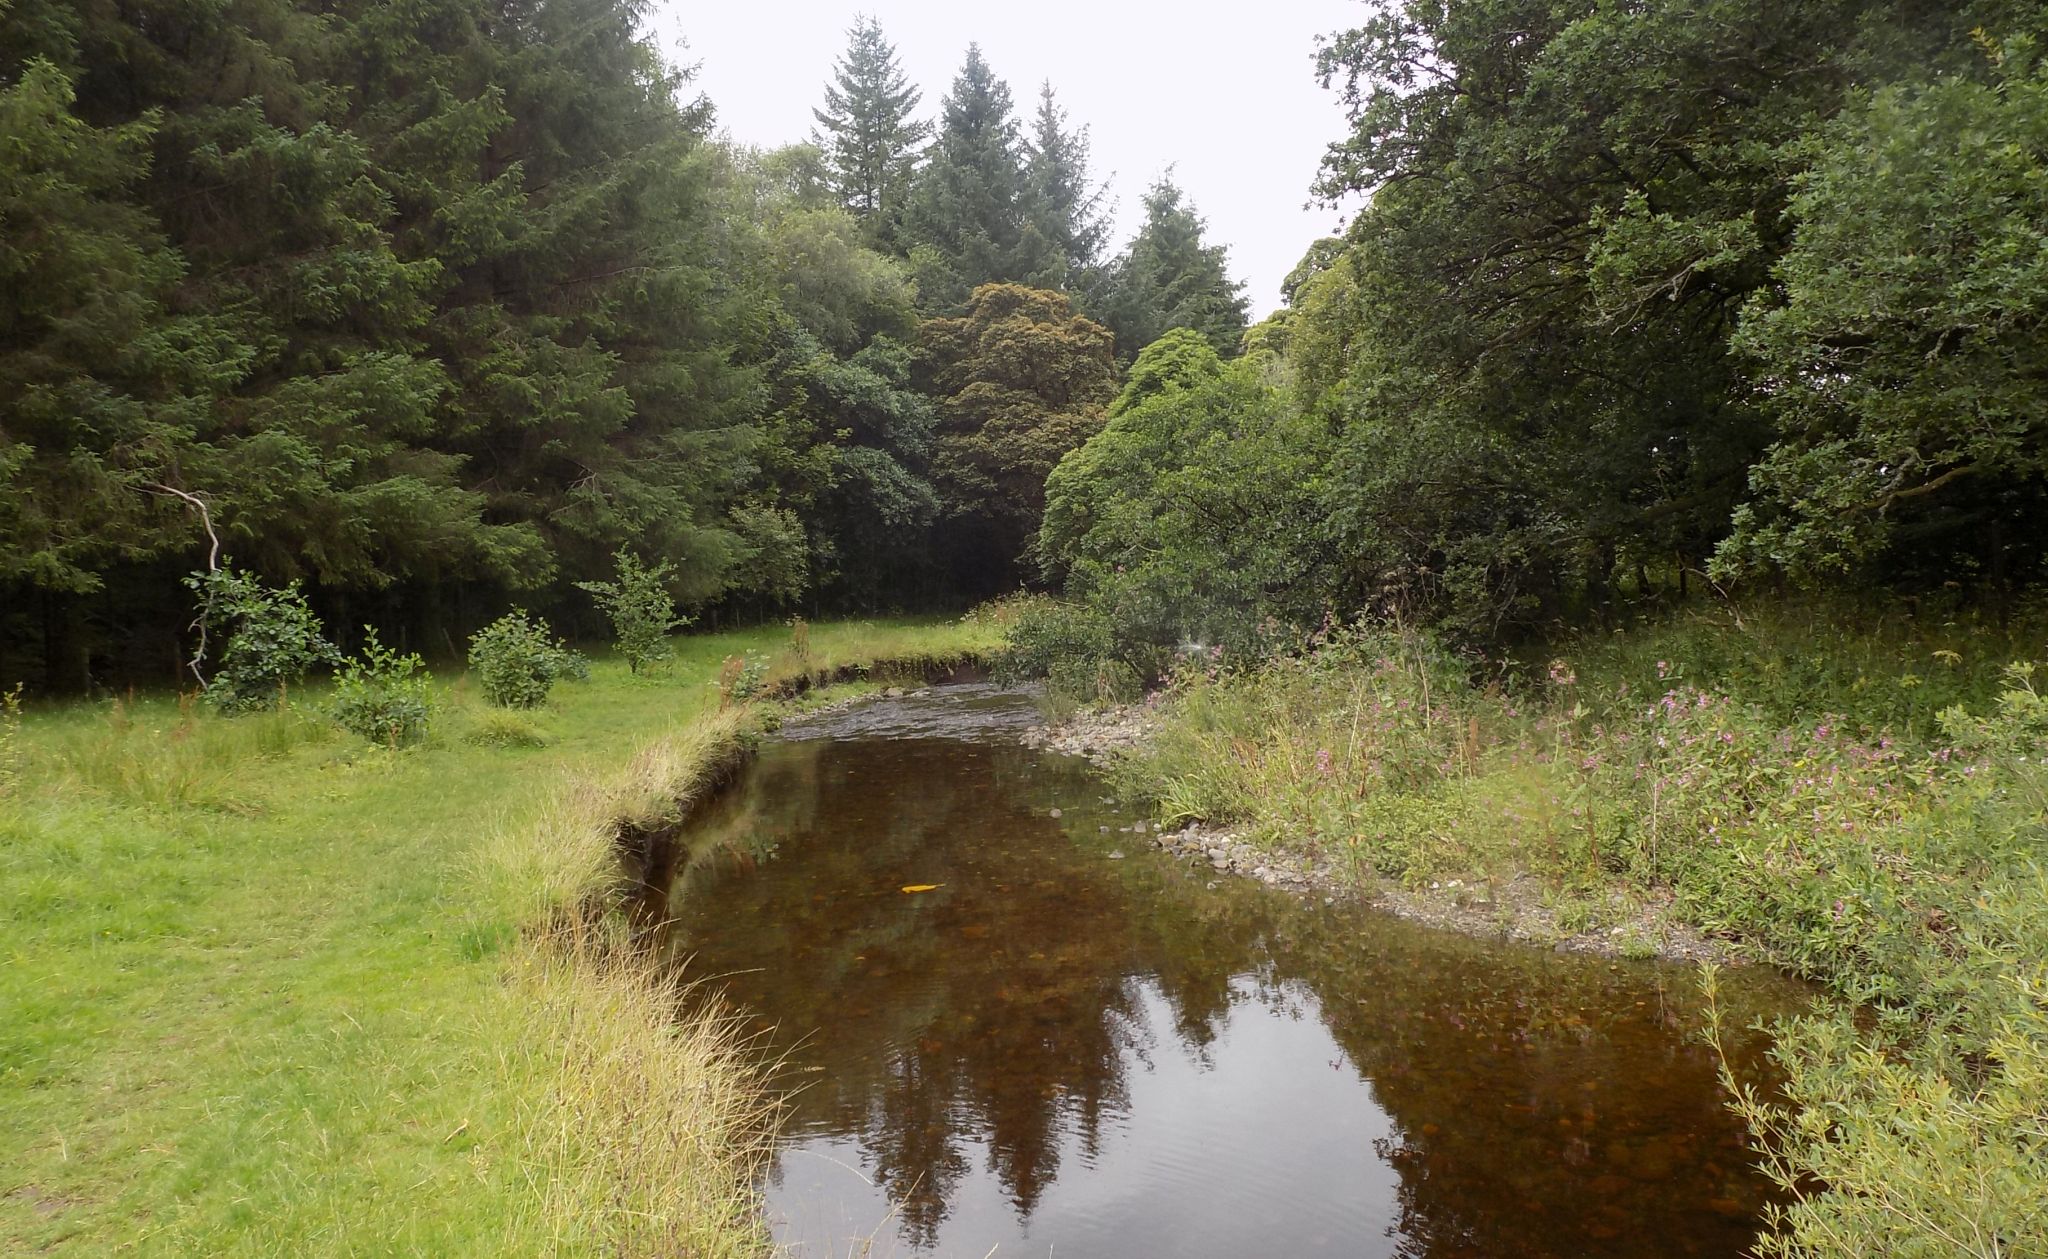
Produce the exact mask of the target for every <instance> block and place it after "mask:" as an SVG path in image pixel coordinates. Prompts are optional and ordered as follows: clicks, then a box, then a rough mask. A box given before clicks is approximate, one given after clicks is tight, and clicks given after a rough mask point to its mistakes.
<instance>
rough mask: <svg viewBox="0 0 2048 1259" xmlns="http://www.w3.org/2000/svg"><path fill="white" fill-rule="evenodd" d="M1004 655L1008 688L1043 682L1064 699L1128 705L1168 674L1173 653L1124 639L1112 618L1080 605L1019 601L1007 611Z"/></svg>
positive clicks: (1000, 673)
mask: <svg viewBox="0 0 2048 1259" xmlns="http://www.w3.org/2000/svg"><path fill="white" fill-rule="evenodd" d="M1006 615H1007V619H1008V622H1009V624H1008V629H1007V633H1006V640H1005V643H1004V647H1003V650H1002V651H1001V652H999V653H998V654H997V656H996V658H995V660H994V661H993V666H994V672H995V675H996V677H997V678H998V679H999V680H1001V681H1004V682H1016V681H1022V680H1023V679H1025V678H1038V677H1042V678H1044V679H1045V680H1046V687H1047V689H1048V690H1050V691H1051V692H1052V693H1053V694H1054V696H1056V697H1057V698H1060V699H1066V700H1071V701H1075V702H1079V703H1086V704H1092V703H1129V702H1131V701H1133V700H1136V699H1138V698H1140V697H1141V696H1143V695H1144V693H1145V685H1146V683H1147V682H1148V681H1150V680H1151V679H1152V678H1153V677H1155V676H1157V675H1158V674H1159V673H1160V672H1162V671H1163V670H1164V668H1165V665H1166V661H1167V660H1168V659H1169V656H1168V653H1167V652H1166V651H1165V650H1164V649H1162V648H1160V647H1158V646H1156V645H1154V644H1151V643H1148V642H1143V641H1132V640H1130V639H1127V638H1125V637H1124V636H1122V635H1119V633H1118V632H1117V627H1116V625H1115V623H1114V622H1113V621H1112V620H1111V619H1110V617H1109V616H1108V615H1107V614H1105V613H1103V612H1100V611H1097V610H1096V609H1094V608H1092V607H1089V606H1087V605H1084V604H1079V603H1067V602H1063V601H1060V600H1056V599H1031V600H1028V601H1020V602H1018V603H1017V604H1016V605H1014V606H1013V607H1011V608H1008V609H1006Z"/></svg>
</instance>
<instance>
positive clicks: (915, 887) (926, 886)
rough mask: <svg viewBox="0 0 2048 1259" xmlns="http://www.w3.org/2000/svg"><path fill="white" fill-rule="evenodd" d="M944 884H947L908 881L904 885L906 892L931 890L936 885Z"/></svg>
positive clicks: (941, 885) (941, 884)
mask: <svg viewBox="0 0 2048 1259" xmlns="http://www.w3.org/2000/svg"><path fill="white" fill-rule="evenodd" d="M944 886H945V884H943V883H908V884H905V885H904V887H903V890H904V891H906V892H929V891H931V890H932V889H933V888H935V887H944Z"/></svg>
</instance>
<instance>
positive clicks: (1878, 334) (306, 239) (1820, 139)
mask: <svg viewBox="0 0 2048 1259" xmlns="http://www.w3.org/2000/svg"><path fill="white" fill-rule="evenodd" d="M643 17H644V13H643V12H642V8H641V6H639V5H637V4H631V3H620V2H619V0H545V2H543V0H531V2H527V3H512V4H503V3H500V4H484V3H473V2H470V0H437V2H436V3H433V4H426V5H418V6H406V7H393V6H391V5H388V4H382V3H367V2H365V3H353V4H344V5H338V6H317V7H316V6H305V5H299V4H294V3H289V2H288V0H232V2H227V3H218V4H206V5H200V6H180V7H175V8H171V9H163V8H160V7H156V6H134V7H129V6H116V7H83V6H74V5H70V4H65V3H61V2H59V0H17V2H16V3H14V4H12V5H10V6H9V7H8V8H6V9H5V10H4V11H0V84H4V87H0V140H4V144H5V150H4V151H5V153H6V154H7V160H6V162H5V164H4V166H0V181H4V182H0V224H4V232H5V241H6V246H5V250H4V252H0V267H4V277H0V278H4V284H0V287H4V290H5V293H6V297H5V304H4V308H0V396H4V397H5V399H6V400H5V402H4V403H0V480H4V486H5V492H4V496H0V589H4V591H5V597H4V609H5V611H4V618H0V665H4V670H0V671H4V672H6V673H8V674H10V675H22V676H27V677H29V678H30V679H31V680H34V681H40V682H41V683H43V684H45V685H46V686H48V687H50V688H53V689H68V688H77V687H80V686H84V685H87V684H89V683H91V682H94V681H100V682H103V683H105V682H118V681H123V680H134V679H135V678H137V677H141V678H145V679H147V678H168V677H170V676H172V669H173V668H174V667H175V662H176V661H177V660H178V659H179V658H180V657H181V656H182V654H183V652H184V651H185V650H186V645H185V643H184V642H183V639H184V638H185V637H186V636H187V634H188V631H187V628H186V624H187V621H188V619H189V603H190V600H189V596H188V594H187V592H186V590H185V588H184V584H183V582H184V578H185V577H186V575H187V574H188V573H190V572H192V571H194V570H195V569H198V568H200V567H202V566H203V565H204V564H205V563H206V561H207V558H208V556H209V554H210V553H211V552H212V551H213V550H214V549H215V540H217V543H218V547H219V549H220V550H221V552H222V553H223V554H224V556H225V558H226V560H227V561H228V562H229V563H232V564H233V565H236V566H239V567H240V568H242V569H244V570H246V571H249V572H251V573H253V574H255V575H257V576H258V577H260V578H261V579H263V580H265V581H268V582H271V583H282V582H287V581H293V580H297V581H301V582H303V583H304V586H305V588H306V590H307V591H308V593H309V595H310V597H311V599H312V602H313V604H314V606H315V607H316V608H318V609H319V610H320V611H321V612H322V613H323V615H324V619H326V620H327V621H328V622H330V623H331V624H334V625H337V626H339V627H343V628H342V629H341V630H340V631H339V632H341V633H342V634H343V635H344V636H346V635H348V634H350V633H351V632H352V631H351V630H350V629H349V628H347V627H352V626H355V625H358V624H362V623H375V624H378V625H381V626H382V627H383V628H384V630H385V632H386V635H387V637H395V638H397V639H398V640H400V641H402V642H405V643H408V644H410V645H413V646H417V647H418V648H420V649H422V650H425V651H427V652H429V653H430V654H432V653H436V652H449V651H451V650H452V648H453V647H454V644H455V642H456V641H457V639H458V637H459V636H460V635H462V634H464V633H466V632H468V631H469V630H470V629H472V628H474V627H475V626H477V625H479V624H482V623H483V622H484V621H486V620H489V619H490V618H491V617H493V616H495V615H496V614H497V613H498V612H500V611H502V610H503V609H504V608H505V607H507V606H510V605H513V604H524V605H527V606H531V607H534V608H536V609H538V610H541V611H543V612H544V613H546V614H548V615H550V616H552V617H555V618H557V619H558V620H560V621H562V622H563V623H565V624H568V625H572V626H573V625H578V624H588V623H590V616H591V613H590V609H589V607H588V605H587V601H584V600H580V599H579V598H578V597H577V596H576V595H575V594H574V583H575V582H576V581H578V580H598V579H603V578H605V577H607V576H609V575H610V574H611V572H612V566H613V563H614V561H613V556H614V555H615V554H616V553H617V552H618V550H619V549H620V548H621V547H626V548H628V549H629V550H631V551H632V552H634V553H636V554H638V555H639V556H640V557H641V558H643V559H644V560H646V561H648V562H650V563H660V562H667V563H669V564H670V565H671V566H672V567H671V570H670V578H669V580H670V585H671V589H672V593H673V594H674V595H675V596H676V598H677V599H678V600H679V601H680V603H681V605H682V606H683V607H684V608H685V609H686V610H687V611H689V612H691V613H693V614H696V615H700V616H707V617H710V618H721V617H723V618H728V619H734V618H736V619H758V618H761V617H765V616H769V615H775V614H782V613H786V612H788V611H793V610H803V611H820V610H861V611H866V610H879V609H889V608H902V607H933V606H947V605H958V604H962V603H964V602H967V601H969V600H971V599H973V598H976V597H980V596H985V595H988V594H990V593H993V592H996V591H999V590H1002V589H1008V588H1014V587H1015V586H1017V585H1018V584H1019V583H1034V582H1038V581H1041V580H1045V581H1050V582H1052V583H1054V584H1055V585H1057V586H1060V587H1062V588H1064V589H1066V590H1067V591H1068V592H1070V593H1072V594H1075V595H1078V596H1082V597H1084V598H1086V599H1087V600H1089V601H1090V602H1091V603H1092V605H1093V606H1095V607H1096V608H1097V609H1099V610H1100V611H1102V612H1103V614H1104V615H1105V617H1106V619H1107V621H1108V622H1112V623H1111V624H1105V625H1099V626H1096V627H1095V631H1094V632H1096V633H1098V634H1102V633H1107V634H1110V635H1112V636H1113V637H1114V638H1115V639H1116V640H1117V641H1118V642H1119V643H1121V644H1123V645H1124V647H1125V648H1127V649H1128V650H1122V651H1120V653H1119V654H1123V655H1129V656H1133V657H1139V656H1142V655H1143V654H1144V652H1143V650H1142V648H1143V647H1145V646H1147V645H1150V646H1154V647H1156V646H1158V645H1161V644H1166V643H1170V642H1173V641H1176V640H1178V639H1181V638H1185V637H1199V638H1220V639H1225V640H1231V641H1236V642H1240V643H1242V642H1247V641H1249V639H1250V636H1252V634H1253V627H1255V626H1257V625H1259V624H1260V623H1262V622H1263V621H1264V620H1266V619H1267V618H1269V617H1271V618H1278V619H1279V620H1280V621H1282V622H1287V623H1295V624H1308V623H1313V622H1314V621H1315V620H1316V619H1317V618H1318V617H1320V616H1321V615H1323V614H1324V613H1326V612H1329V611H1333V610H1334V611H1338V612H1340V613H1345V614H1348V613H1350V612H1353V611H1356V610H1358V609H1361V608H1367V607H1377V608H1382V609H1386V608H1398V609H1399V610H1401V611H1402V613H1403V614H1404V615H1408V616H1412V617H1415V618H1418V619H1422V620H1426V621H1430V622H1435V623H1439V624H1443V625H1446V626H1450V627H1453V628H1455V629H1456V630H1458V631H1460V632H1463V633H1466V634H1469V635H1474V636H1477V637H1480V638H1492V637H1498V636H1500V635H1502V634H1510V633H1515V632H1520V631H1523V630H1526V629H1529V628H1532V627H1543V626H1548V625H1555V624H1558V623H1561V622H1568V621H1572V620H1583V619H1585V618H1587V617H1589V616H1598V615H1600V614H1601V611H1602V609H1604V608H1606V607H1607V606H1609V605H1610V604H1611V603H1612V601H1614V600H1616V599H1617V598H1622V597H1626V598H1631V599H1652V598H1658V597H1663V596H1664V595H1667V594H1671V593H1683V592H1684V591H1686V590H1687V589H1688V588H1690V587H1693V586H1696V585H1697V584H1698V583H1702V582H1714V583H1719V584H1721V585H1723V586H1724V587H1725V586H1727V585H1730V584H1732V583H1737V582H1751V583H1755V582H1770V583H1781V582H1787V581H1792V582H1807V583H1823V584H1835V585H1854V586H1866V585H1876V586H1881V587H1887V588H1898V589H1911V590H1914V591H1927V590H1936V589H1942V588H1957V587H1962V588H1967V589H1969V590H1971V591H1973V592H1980V593H1983V594H1985V595H1987V596H1989V597H1991V598H1994V599H1999V600H2011V599H2012V598H2014V597H2015V592H2017V591H2018V590H2020V589H2022V588H2023V587H2024V585H2025V583H2026V582H2027V581H2028V580H2029V579H2030V578H2031V577H2033V576H2034V575H2036V573H2037V572H2038V569H2039V565H2040V562H2041V553H2042V542H2043V539H2042V537H2041V530H2040V525H2039V521H2041V520H2042V519H2048V514H2044V513H2043V512H2042V511H2041V510H2040V509H2041V508H2042V507H2043V506H2044V504H2043V501H2042V481H2041V478H2040V475H2039V474H2040V472H2041V471H2042V466H2043V464H2042V460H2043V445H2042V442H2041V439H2040V429H2041V425H2042V422H2043V406H2042V396H2043V387H2044V372H2048V363H2044V358H2043V353H2042V345H2043V341H2042V338H2041V314H2042V310H2043V306H2044V303H2048V247H2044V244H2048V242H2044V239H2043V237H2044V232H2048V228H2044V221H2048V201H2044V198H2048V192H2044V175H2043V161H2044V151H2048V131H2044V127H2048V122H2044V109H2043V99H2044V90H2048V88H2044V72H2043V70H2042V69H2041V67H2040V64H2039V57H2038V53H2037V45H2036V42H2035V40H2036V39H2037V37H2038V36H2039V34H2040V31H2041V28H2042V27H2043V26H2044V25H2048V23H2044V21H2043V19H2042V16H2041V12H2040V10H2039V9H2038V7H2037V6H2034V5H2030V4H2024V3H2014V2H2013V0H1980V2H1978V3H1972V4H1968V5H1951V4H1906V5H1897V4H1873V3H1867V2H1864V0H1816V2H1814V3H1802V4H1799V5H1796V6H1794V7H1792V8H1791V9H1789V10H1786V9H1781V8H1778V7H1770V6H1765V5H1762V4H1760V3H1753V2H1747V0H1735V2H1730V3H1715V4H1711V5H1705V6H1701V5H1690V4H1688V5H1678V4H1662V3H1657V4H1650V5H1646V6H1629V7H1624V8H1612V7H1608V6H1596V5H1590V4H1589V5H1565V6H1556V5H1550V4H1528V3H1522V2H1520V0H1486V2H1484V3H1478V2H1475V3H1461V4H1456V5H1450V6H1439V5H1422V4H1407V5H1387V6H1381V7H1380V8H1378V9H1377V10H1376V11H1374V12H1373V13H1372V14H1371V15H1370V17H1369V19H1368V21H1367V22H1366V24H1365V25H1363V26H1361V27H1360V28H1358V29H1356V30H1353V31H1350V32H1346V33H1343V34H1340V35H1337V36H1334V37H1332V38H1331V39H1329V40H1327V41H1326V42H1325V44H1324V46H1323V47H1322V49H1321V51H1320V67H1321V73H1322V75H1323V77H1324V79H1325V81H1326V82H1327V83H1328V84H1329V85H1330V86H1331V87H1332V88H1334V89H1335V90H1337V91H1338V92H1340V93H1341V94H1342V96H1343V99H1344V100H1345V101H1346V102H1347V103H1348V105H1349V107H1350V110H1351V116H1352V118H1353V121H1354V124H1355V125H1354V129H1353V131H1352V132H1351V134H1349V135H1347V136H1342V137H1336V138H1335V142H1334V143H1333V144H1332V145H1331V146H1330V149H1329V154H1328V158H1327V160H1326V162H1325V164H1324V167H1323V170H1322V172H1321V175H1320V179H1319V182H1318V183H1317V186H1316V190H1317V192H1318V193H1319V194H1321V195H1323V196H1325V197H1328V198H1332V199H1335V198H1339V197H1342V196H1344V195H1347V194H1355V193H1368V194H1370V203H1369V207H1368V208H1367V209H1366V210H1365V211H1364V212H1363V213H1361V214H1360V215H1358V216H1357V218H1356V219H1355V221H1353V222H1352V223H1351V224H1350V226H1349V228H1348V230H1347V231H1346V232H1345V233H1344V234H1343V235H1342V236H1341V237H1336V238H1331V239H1328V240H1323V241H1319V242H1316V243H1315V244H1314V245H1313V246H1312V247H1311V248H1310V249H1309V250H1308V251H1307V254H1306V256H1305V257H1304V259H1303V261H1302V263H1301V265H1300V267H1299V268H1298V269H1297V270H1296V271H1295V272H1294V274H1293V275H1291V276H1290V277H1289V278H1288V280H1287V283H1286V285H1285V293H1284V296H1285V298H1286V306H1285V308H1284V309H1283V310H1281V311H1280V312H1279V313H1278V314H1276V315H1275V316H1273V317H1272V318H1270V319H1268V320H1266V321H1265V322H1263V323H1261V324H1260V325H1259V326H1258V327H1256V328H1253V329H1250V330H1249V332H1248V331H1247V329H1246V326H1245V325H1246V309H1247V302H1246V299H1245V296H1244V294H1243V292H1242V290H1241V286H1240V285H1238V284H1236V283H1235V282H1233V281H1232V280H1231V279H1230V277H1229V274H1228V271H1227V269H1226V259H1225V256H1224V250H1223V248H1222V247H1221V246H1219V245H1216V244H1214V243H1211V242H1209V241H1207V240H1205V239H1204V235H1203V227H1204V225H1203V221H1202V219H1201V217H1200V216H1199V214H1198V213H1197V212H1196V209H1195V208H1194V207H1193V206H1191V205H1190V204H1189V203H1188V201H1187V198H1186V197H1185V196H1184V195H1183V194H1182V192H1181V190H1180V189H1178V188H1177V187H1175V186H1174V185H1173V184H1172V182H1171V181H1170V180H1169V179H1161V180H1160V181H1159V182H1158V183H1157V184H1156V185H1155V186H1153V187H1152V188H1151V189H1150V190H1149V191H1148V192H1147V193H1146V194H1145V196H1144V197H1143V199H1142V205H1141V206H1140V207H1138V210H1139V211H1140V212H1139V213H1138V214H1136V215H1133V216H1132V217H1133V218H1134V219H1135V220H1136V231H1135V234H1134V236H1133V238H1132V239H1131V240H1130V241H1129V243H1128V245H1127V246H1126V247H1125V248H1124V249H1123V250H1122V251H1121V252H1120V253H1117V254H1115V255H1113V256H1112V255H1111V254H1110V252H1109V224H1108V218H1107V211H1108V209H1109V207H1108V206H1107V205H1106V204H1105V194H1104V189H1103V187H1102V185H1100V184H1099V183H1097V182H1096V181H1095V179H1094V177H1093V176H1092V175H1091V172H1090V169H1089V164H1088V147H1089V146H1088V131H1087V128H1086V126H1085V125H1080V124H1077V123H1075V122H1073V121H1071V120H1070V119H1069V118H1068V117H1067V115H1066V113H1065V111H1064V110H1062V108H1061V107H1060V105H1059V103H1058V99H1057V97H1056V96H1055V94H1054V90H1053V88H1052V86H1051V85H1046V86H1044V87H1043V88H1042V89H1041V91H1040V93H1039V95H1038V100H1037V105H1036V108H1035V109H1034V110H1031V111H1029V112H1028V114H1027V113H1025V112H1023V111H1020V109H1019V107H1018V105H1017V102H1016V101H1015V99H1014V98H1013V95H1012V92H1011V90H1010V88H1009V86H1008V85H1007V84H1005V83H1004V82H1003V81H1002V80H1001V79H1000V78H999V77H997V75H996V73H995V71H994V70H993V69H992V68H991V66H990V64H989V62H988V61H987V60H986V59H985V58H984V57H983V55H982V53H981V51H980V50H979V49H978V48H969V49H968V50H967V52H966V56H965V60H964V62H963V64H962V65H961V67H960V70H959V73H958V76H957V78H956V79H955V80H954V81H953V83H952V86H951V89H950V90H949V91H948V92H947V93H946V95H945V97H944V99H943V100H942V101H940V102H938V103H937V106H936V109H935V110H926V109H925V108H924V102H923V101H922V100H921V98H920V93H919V92H918V90H917V89H916V88H915V87H914V86H912V85H911V84H910V83H909V82H908V80H907V79H906V77H905V75H904V74H903V72H902V70H901V69H900V66H899V64H898V61H897V58H896V55H895V52H894V49H893V48H892V46H891V44H890V42H889V40H888V38H887V37H886V35H885V34H884V32H883V31H882V30H881V29H880V28H879V26H878V25H876V24H875V23H874V22H873V21H872V20H867V19H862V20H860V21H859V22H858V23H857V24H856V25H855V27H854V28H853V30H852V31H851V32H850V39H849V43H848V45H847V47H846V50H845V52H844V54H843V55H842V57H841V58H840V60H839V63H838V65H837V67H836V69H835V72H834V74H833V76H832V79H831V81H830V82H828V83H826V84H824V85H822V87H821V90H820V91H819V100H820V107H819V108H818V109H817V111H816V115H817V120H818V123H817V128H816V130H815V131H814V133H813V134H812V136H811V137H810V139H809V142H808V143H801V144H794V145H791V146H790V147H787V148H783V149H779V150H775V151H772V152H760V151H753V150H743V149H739V148H736V147H734V146H732V145H730V144H726V143H723V142H721V141H720V140H719V139H718V137H717V135H716V133H715V126H716V116H715V113H714V110H713V104H712V102H709V101H706V100H704V99H702V98H701V97H696V96H693V95H692V92H691V89H690V86H689V80H688V76H687V75H686V74H685V73H683V72H680V71H678V70H677V69H675V68H674V67H671V66H667V65H665V64H663V63H662V61H661V60H660V59H659V58H658V56H657V55H656V54H655V53H654V51H653V50H652V48H651V46H650V45H649V43H648V42H647V41H646V39H645V37H644V35H643V33H642V30H641V26H640V23H641V20H642V18H643ZM1307 175H1308V172H1304V179H1305V180H1306V178H1307ZM988 285H1000V286H1005V287H1001V288H996V289H988V288H986V287H984V286H988ZM1134 362H1135V369H1134V370H1130V374H1129V376H1128V379H1126V378H1125V376H1124V373H1125V371H1126V370H1128V369H1131V368H1132V365H1133V363H1134ZM1105 425H1106V427H1105ZM1098 430H1100V432H1099V436H1098V435H1097V434H1098ZM1091 438H1092V440H1091ZM1063 457H1065V462H1064V464H1062V459H1063ZM1055 467H1057V469H1058V470H1057V472H1055V473H1054V474H1053V476H1052V489H1051V514H1052V520H1051V527H1050V528H1049V529H1048V530H1047V531H1046V533H1045V535H1044V536H1043V537H1042V538H1040V537H1038V536H1037V535H1038V529H1039V523H1040V519H1039V518H1040V515H1041V512H1042V511H1043V510H1044V506H1043V503H1044V498H1045V494H1046V491H1045V489H1044V485H1045V480H1046V474H1047V473H1048V472H1053V470H1054V469H1055ZM202 509H203V510H202ZM209 535H211V537H210V536H209ZM1219 557H1225V558H1224V560H1223V562H1219Z"/></svg>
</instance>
